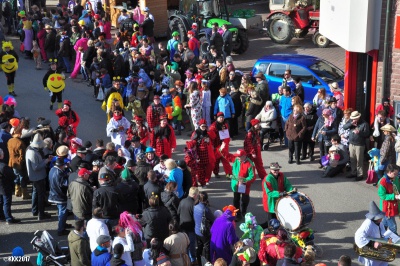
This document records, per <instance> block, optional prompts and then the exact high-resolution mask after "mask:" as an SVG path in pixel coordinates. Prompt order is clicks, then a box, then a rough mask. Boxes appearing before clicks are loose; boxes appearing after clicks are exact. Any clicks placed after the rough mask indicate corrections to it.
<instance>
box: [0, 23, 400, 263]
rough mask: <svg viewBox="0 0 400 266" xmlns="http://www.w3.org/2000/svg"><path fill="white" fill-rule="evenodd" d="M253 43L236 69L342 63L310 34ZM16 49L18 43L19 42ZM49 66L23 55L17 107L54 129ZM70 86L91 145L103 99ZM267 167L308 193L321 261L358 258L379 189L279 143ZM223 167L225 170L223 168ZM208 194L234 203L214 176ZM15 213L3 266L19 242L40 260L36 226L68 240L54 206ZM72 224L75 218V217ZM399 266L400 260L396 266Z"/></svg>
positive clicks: (257, 208)
mask: <svg viewBox="0 0 400 266" xmlns="http://www.w3.org/2000/svg"><path fill="white" fill-rule="evenodd" d="M250 36H251V41H250V48H249V50H248V51H247V52H246V53H245V54H243V55H238V56H234V57H233V58H234V60H235V64H236V65H237V67H238V68H240V69H242V70H244V71H249V70H250V69H251V67H252V65H253V64H254V62H255V60H256V59H257V58H258V57H260V56H261V55H264V54H269V53H278V52H280V53H282V52H284V53H302V54H310V55H316V56H319V57H322V58H324V59H327V60H328V61H331V62H332V63H334V64H335V65H337V66H339V67H341V68H343V67H344V55H345V53H344V50H343V49H341V48H340V47H337V46H336V45H334V44H332V45H331V46H330V47H329V48H326V49H318V48H315V47H314V46H313V44H312V42H311V37H310V36H308V37H307V38H306V39H301V40H293V41H292V42H291V43H290V44H289V45H280V46H278V45H275V44H273V43H272V42H271V41H270V40H269V38H266V37H265V36H262V35H260V34H259V33H258V31H255V30H253V31H251V32H250ZM15 47H18V46H17V45H15ZM44 74H45V70H35V69H34V64H33V61H30V60H25V59H23V58H22V59H21V61H20V63H19V70H18V73H17V77H16V83H15V84H16V85H15V87H16V93H17V94H18V97H17V101H18V106H17V110H18V111H19V112H20V114H21V115H22V116H29V117H30V118H31V121H32V126H35V125H36V124H35V120H36V118H37V117H39V116H44V117H46V118H48V119H51V120H52V125H53V127H55V126H56V124H57V118H56V116H55V114H54V112H53V111H50V110H49V101H50V100H49V96H48V94H47V93H46V92H45V91H44V90H43V87H42V84H41V80H42V77H43V75H44ZM66 83H67V86H66V89H65V92H64V96H63V98H64V99H69V100H71V101H72V109H74V110H75V111H77V112H78V114H79V116H80V117H81V123H80V125H79V127H78V136H79V137H80V138H82V139H83V140H84V141H86V140H91V141H92V142H93V143H94V141H95V140H96V139H97V138H103V139H104V140H105V141H108V140H109V139H108V138H107V137H106V131H105V128H106V116H105V113H104V112H103V111H102V110H101V109H100V103H99V102H96V101H95V100H94V99H93V98H92V94H93V93H92V88H88V87H87V86H86V83H82V82H76V81H72V80H70V79H67V80H66ZM0 84H1V85H2V86H1V87H0V95H2V96H4V95H5V94H6V92H7V91H6V81H5V78H4V74H3V73H0ZM186 139H187V137H186V134H183V135H182V136H180V137H179V139H178V144H179V146H178V148H177V151H176V152H175V154H174V158H177V159H179V158H182V152H183V147H184V146H183V144H184V141H185V140H186ZM242 139H243V137H241V138H240V140H239V138H238V139H235V140H234V141H232V142H231V146H230V151H231V152H234V151H235V150H236V149H238V148H242V146H243V141H242ZM262 157H263V161H264V165H265V166H266V165H269V163H270V162H272V161H278V162H279V163H280V164H281V165H282V166H283V168H282V171H283V172H284V173H285V175H286V176H287V177H288V178H289V180H290V181H291V183H292V184H293V185H294V186H295V187H297V188H298V190H299V191H301V192H303V193H305V194H307V195H308V196H309V197H310V198H311V200H312V202H313V204H314V207H315V216H314V220H313V222H312V223H311V224H310V227H311V228H313V229H314V230H315V231H316V232H317V233H316V236H315V237H316V239H315V242H316V243H317V244H318V245H319V246H320V247H322V248H323V250H324V253H323V256H322V258H321V259H318V261H319V262H325V263H327V265H334V263H335V262H336V263H337V259H338V258H339V257H340V256H341V255H343V254H347V255H349V256H351V257H352V258H353V261H354V262H356V260H357V256H356V254H355V253H354V252H353V250H352V245H353V242H354V241H353V238H354V233H355V231H356V230H357V228H358V226H359V225H360V224H361V223H362V221H363V220H364V217H365V216H364V215H365V214H366V212H367V209H368V204H369V201H370V200H375V201H376V202H378V197H377V193H376V188H374V187H372V186H370V185H367V184H366V183H365V182H363V181H362V182H357V183H356V182H354V181H352V180H348V179H346V178H345V177H344V176H339V177H336V178H325V179H323V178H321V177H320V175H321V170H319V169H318V168H317V162H313V163H309V162H308V161H307V162H304V163H303V164H302V165H300V166H297V165H288V164H287V159H288V151H287V150H284V149H281V148H280V147H279V146H277V144H273V145H272V146H271V148H270V150H269V151H266V152H263V153H262ZM222 171H223V170H222V167H221V172H222ZM205 190H206V191H207V192H208V193H209V197H210V201H211V205H212V207H213V208H215V209H219V208H222V207H223V206H225V205H228V204H231V203H232V192H231V189H230V184H229V182H228V181H226V180H224V179H222V178H221V179H219V180H215V179H214V178H213V179H212V183H211V184H210V186H209V187H208V188H207V189H205ZM13 201H14V202H13V205H12V209H13V214H14V216H15V217H16V218H20V219H22V223H21V224H18V225H6V224H5V223H1V224H0V265H5V263H4V262H3V260H2V257H4V256H7V255H10V252H11V250H12V249H13V248H14V247H15V246H21V247H23V249H24V250H25V253H26V254H28V255H31V261H32V262H34V261H36V254H34V252H33V250H32V247H31V245H30V240H31V239H32V238H33V232H34V231H35V230H49V232H50V233H51V234H52V235H53V236H54V237H55V238H56V239H57V240H61V241H64V242H65V240H66V238H67V237H66V236H65V237H57V236H56V227H57V216H56V208H55V207H50V208H47V210H48V211H49V212H50V213H51V214H52V216H53V218H52V219H51V220H48V221H45V222H38V221H37V220H36V219H35V217H32V215H31V212H30V210H31V207H30V202H29V201H23V200H21V199H19V198H18V199H17V198H15V197H14V198H13ZM248 211H251V212H252V213H253V214H255V215H256V216H257V217H258V220H259V221H261V222H262V221H263V220H264V212H263V208H262V198H261V181H260V180H257V181H256V182H255V183H254V184H253V186H252V192H251V202H250V206H249V209H248ZM69 222H72V220H71V217H70V220H69ZM392 265H399V264H395V263H394V264H392Z"/></svg>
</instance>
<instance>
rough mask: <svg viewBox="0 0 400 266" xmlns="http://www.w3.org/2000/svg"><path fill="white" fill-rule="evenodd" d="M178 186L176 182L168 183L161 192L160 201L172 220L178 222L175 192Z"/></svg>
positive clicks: (177, 203) (177, 202)
mask: <svg viewBox="0 0 400 266" xmlns="http://www.w3.org/2000/svg"><path fill="white" fill-rule="evenodd" d="M177 188H178V185H177V184H176V182H173V181H171V182H168V183H167V185H166V186H165V189H164V191H163V192H161V201H162V203H163V204H164V206H165V207H167V209H168V210H169V212H170V213H171V216H172V220H176V221H179V215H178V207H179V198H178V196H177V195H176V190H177Z"/></svg>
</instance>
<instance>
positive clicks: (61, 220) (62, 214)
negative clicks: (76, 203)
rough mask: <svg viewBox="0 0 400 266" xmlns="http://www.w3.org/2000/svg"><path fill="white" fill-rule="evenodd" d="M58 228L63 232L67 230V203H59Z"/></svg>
mask: <svg viewBox="0 0 400 266" xmlns="http://www.w3.org/2000/svg"><path fill="white" fill-rule="evenodd" d="M57 209H58V228H57V231H58V232H59V233H61V232H62V231H64V230H65V225H66V223H67V218H68V211H67V203H58V204H57Z"/></svg>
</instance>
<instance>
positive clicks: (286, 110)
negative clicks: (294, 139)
mask: <svg viewBox="0 0 400 266" xmlns="http://www.w3.org/2000/svg"><path fill="white" fill-rule="evenodd" d="M292 98H293V95H292V90H291V88H290V87H289V86H286V87H283V95H282V96H281V97H280V99H279V109H280V113H281V115H282V128H285V124H286V121H287V120H288V118H289V116H290V114H291V113H292V112H293V107H292ZM287 145H288V141H287V138H286V133H285V146H287Z"/></svg>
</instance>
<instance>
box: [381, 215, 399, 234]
mask: <svg viewBox="0 0 400 266" xmlns="http://www.w3.org/2000/svg"><path fill="white" fill-rule="evenodd" d="M382 223H383V225H384V226H385V227H387V228H388V229H390V231H392V232H393V233H395V234H397V225H396V217H386V216H385V218H383V220H382Z"/></svg>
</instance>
